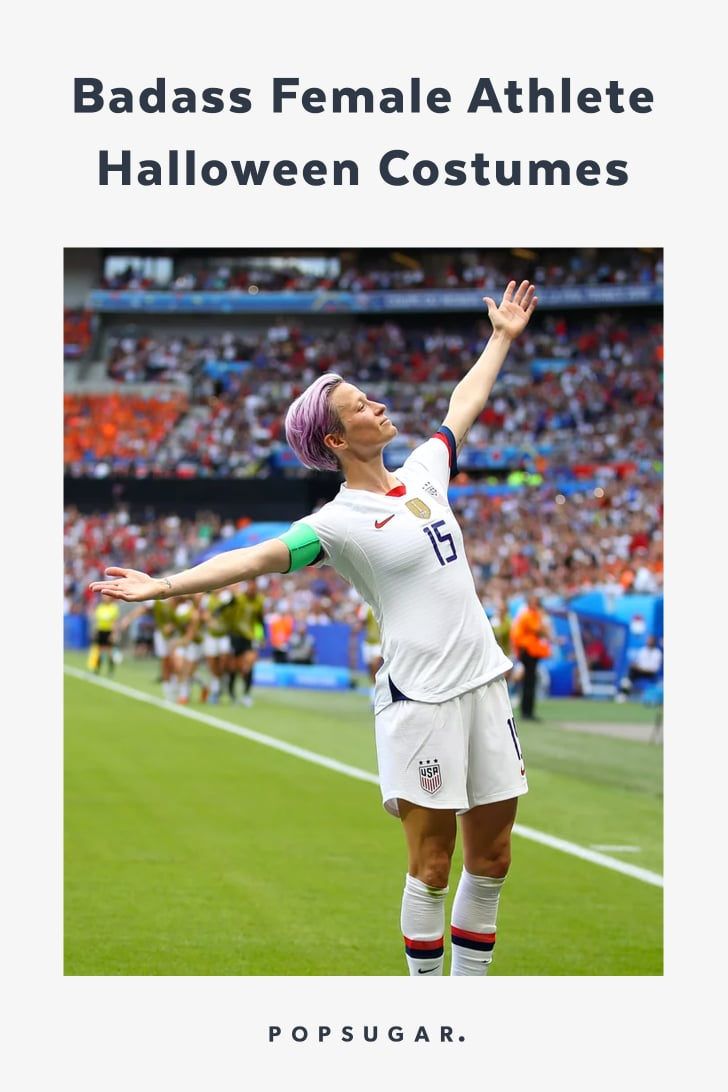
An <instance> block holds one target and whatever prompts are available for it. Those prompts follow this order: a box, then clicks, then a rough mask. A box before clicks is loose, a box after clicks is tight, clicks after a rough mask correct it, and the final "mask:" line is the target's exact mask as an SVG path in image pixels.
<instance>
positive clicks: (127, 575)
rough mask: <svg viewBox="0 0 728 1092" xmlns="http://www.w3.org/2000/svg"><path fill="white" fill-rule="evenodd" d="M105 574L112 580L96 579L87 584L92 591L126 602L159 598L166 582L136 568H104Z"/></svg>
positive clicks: (141, 601)
mask: <svg viewBox="0 0 728 1092" xmlns="http://www.w3.org/2000/svg"><path fill="white" fill-rule="evenodd" d="M104 572H105V573H106V576H110V577H113V578H114V579H113V580H96V581H94V583H93V584H89V588H90V589H91V591H93V592H100V593H101V595H105V596H106V598H107V599H123V600H125V602H127V603H143V602H144V601H145V600H147V599H159V598H160V597H161V594H162V592H164V591H165V589H166V587H167V586H166V584H164V582H163V581H161V580H155V578H154V577H153V576H149V575H148V574H147V573H140V572H138V571H137V570H136V569H117V568H115V567H112V568H109V569H105V570H104Z"/></svg>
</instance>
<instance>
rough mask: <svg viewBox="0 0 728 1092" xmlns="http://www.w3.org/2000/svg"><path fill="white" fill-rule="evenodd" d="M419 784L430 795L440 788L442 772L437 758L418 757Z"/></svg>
mask: <svg viewBox="0 0 728 1092" xmlns="http://www.w3.org/2000/svg"><path fill="white" fill-rule="evenodd" d="M420 785H421V786H422V788H423V789H424V790H425V792H429V793H430V795H432V794H433V793H436V792H437V790H438V789H441V788H442V773H441V771H440V763H439V762H438V761H437V759H436V758H435V759H430V758H424V759H422V758H421V759H420Z"/></svg>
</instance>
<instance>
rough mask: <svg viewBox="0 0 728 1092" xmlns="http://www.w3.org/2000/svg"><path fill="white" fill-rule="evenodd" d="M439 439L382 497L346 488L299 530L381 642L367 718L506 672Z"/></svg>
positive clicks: (445, 444)
mask: <svg viewBox="0 0 728 1092" xmlns="http://www.w3.org/2000/svg"><path fill="white" fill-rule="evenodd" d="M448 431H449V430H445V432H440V433H438V434H436V435H435V436H433V437H432V438H431V439H429V440H427V441H425V443H423V444H421V445H420V446H419V447H417V448H415V450H414V451H413V452H412V454H411V455H410V456H409V458H408V459H407V461H406V462H405V463H404V465H403V466H402V467H400V469H399V470H396V471H395V472H394V473H395V474H396V477H397V479H398V480H399V481H400V482H401V483H402V485H401V487H398V488H397V489H394V490H392V492H391V493H388V494H382V493H371V492H369V491H368V490H362V489H350V488H349V487H348V486H347V485H346V484H344V485H342V486H341V489H340V490H339V493H338V494H337V496H336V497H335V498H334V500H332V501H330V502H329V503H328V504H326V505H324V506H323V507H322V508H321V509H320V510H319V511H318V512H316V513H314V514H313V515H311V516H307V517H306V518H305V519H303V520H299V521H297V522H298V523H302V524H306V525H307V526H308V527H311V528H313V530H314V531H315V532H316V534H317V535H318V538H319V540H320V542H321V545H322V547H323V549H324V550H325V553H326V556H325V558H323V560H322V562H320V563H324V564H325V563H329V564H331V565H332V566H333V567H334V568H335V569H336V571H337V572H338V573H340V574H341V576H343V577H344V579H345V580H348V581H349V583H351V584H352V585H353V586H354V587H355V588H356V590H357V591H358V592H359V594H360V595H361V596H362V598H363V599H365V600H366V602H367V603H369V604H370V605H371V607H372V609H373V611H374V613H375V615H376V618H377V622H378V624H379V628H380V631H381V636H382V657H383V664H382V667H381V668H380V669H379V671H378V672H377V678H376V692H375V703H374V709H375V712H379V711H380V710H382V709H384V708H385V707H386V706H387V705H389V704H390V703H391V702H392V701H395V700H397V699H399V698H401V697H405V698H411V699H412V700H414V701H423V702H443V701H447V700H449V699H450V698H454V697H456V696H457V695H459V694H463V693H465V692H466V691H468V690H472V689H474V688H475V687H478V686H481V685H482V684H483V683H487V682H490V681H491V680H492V679H495V678H497V677H498V676H499V675H502V674H503V673H504V672H506V671H508V669H509V668H510V667H511V666H512V664H511V661H510V660H509V659H508V658H507V657H506V656H505V655H504V653H503V652H502V651H501V649H500V647H499V645H498V643H497V642H496V639H495V636H494V635H493V630H492V628H491V626H490V622H489V621H488V619H487V617H486V615H485V611H484V610H483V607H482V605H481V603H480V601H479V599H478V596H477V594H476V591H475V583H474V580H473V575H472V573H471V571H470V565H469V563H468V560H467V558H466V556H465V549H464V546H463V536H462V532H461V530H460V527H459V526H458V523H457V520H456V519H455V516H454V514H453V512H452V510H451V508H450V505H449V504H448V500H447V487H448V482H449V480H450V464H451V458H452V457H454V450H453V448H454V440H453V439H452V434H450V435H449V436H447V435H446V433H447V432H448Z"/></svg>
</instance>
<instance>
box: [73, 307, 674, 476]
mask: <svg viewBox="0 0 728 1092" xmlns="http://www.w3.org/2000/svg"><path fill="white" fill-rule="evenodd" d="M487 337H488V329H487V324H484V323H483V322H477V323H473V322H472V321H469V322H465V321H464V320H462V319H461V320H455V321H454V322H453V320H450V322H449V323H448V324H447V326H444V325H439V326H437V325H433V324H432V323H431V324H430V325H429V326H425V325H423V324H422V323H421V320H420V323H419V324H418V325H414V326H413V325H412V324H406V325H404V324H402V323H398V322H395V321H391V320H390V321H386V322H383V323H382V322H375V323H371V322H369V321H367V322H363V321H360V322H358V323H356V324H353V325H349V326H346V327H341V326H339V327H336V326H331V327H328V328H322V327H321V326H320V325H313V324H310V323H307V322H306V320H305V319H303V320H299V319H297V320H296V321H295V322H292V321H290V322H287V321H283V320H277V321H276V322H275V323H273V324H271V325H268V326H265V327H263V328H261V329H255V328H254V327H248V328H247V329H240V330H238V331H236V332H234V333H233V332H231V331H228V330H223V331H209V330H208V331H207V332H205V333H200V334H196V335H180V334H177V333H171V332H170V333H166V334H160V333H157V334H153V333H151V332H144V333H143V332H141V331H138V332H136V333H135V334H130V333H125V334H117V333H110V334H109V336H108V339H107V342H106V346H105V352H104V360H105V362H106V367H107V369H108V374H109V376H111V377H112V378H113V379H114V380H116V381H117V384H115V388H116V389H114V390H113V392H109V393H80V392H76V393H74V392H68V393H67V394H66V396H65V406H64V409H65V424H66V428H65V437H66V446H65V467H66V473H68V474H70V475H72V476H83V475H93V476H96V477H101V476H104V475H106V474H110V473H115V474H116V473H121V474H129V475H132V476H133V475H140V476H147V475H157V476H168V475H175V474H178V475H181V476H185V477H190V476H211V475H212V476H217V475H219V476H223V477H226V476H232V477H247V476H251V475H255V476H257V477H261V476H268V475H269V474H271V473H274V472H275V459H274V458H272V457H274V456H275V455H276V453H278V452H280V451H281V450H282V449H283V448H285V446H286V445H285V438H284V436H283V419H284V417H285V412H286V410H287V408H288V406H289V405H290V403H291V402H292V401H293V399H294V398H295V397H296V396H297V395H298V394H299V393H300V392H301V390H303V389H304V388H305V387H306V386H307V385H308V384H309V383H310V382H312V381H313V380H314V379H315V378H316V377H317V376H318V375H320V374H322V373H323V372H327V371H334V372H339V373H340V374H343V375H344V376H345V377H347V378H351V379H353V380H354V381H356V382H357V383H358V384H359V385H361V386H365V387H366V390H367V393H369V394H370V395H371V396H373V397H376V398H378V399H380V400H382V401H384V402H386V404H387V405H388V407H389V408H390V410H391V416H392V418H393V420H394V422H395V424H396V425H397V427H398V429H399V435H400V441H401V442H404V443H406V444H407V445H408V446H412V445H414V444H415V443H417V442H418V441H419V439H420V438H421V437H422V436H423V435H427V434H428V433H429V432H431V431H434V430H435V429H436V428H437V427H438V425H439V424H440V423H441V421H442V418H443V417H444V415H445V412H446V410H447V405H448V400H449V396H450V393H451V391H452V388H453V386H454V384H455V383H456V382H457V381H458V380H459V379H460V378H461V377H462V376H463V375H464V374H465V372H466V371H467V370H468V369H469V368H470V367H471V366H472V364H473V363H474V361H475V360H476V359H477V356H478V355H479V353H480V352H481V351H482V347H483V345H484V343H485V341H486V340H487ZM139 382H144V383H147V384H149V383H153V384H154V385H155V386H154V390H153V391H152V392H150V391H146V392H145V393H143V394H141V393H138V392H135V391H134V390H133V389H129V388H133V387H134V385H135V384H137V383H139ZM125 388H126V389H127V393H125ZM514 441H517V443H518V446H519V448H520V449H521V450H522V451H524V452H526V453H528V454H530V455H532V456H533V457H534V458H538V461H539V465H540V469H543V468H544V465H545V463H544V458H543V449H544V444H545V442H547V443H546V448H547V449H548V456H547V457H546V463H550V464H552V465H553V464H554V463H559V462H563V461H564V458H566V459H567V460H568V462H569V463H575V462H576V463H578V462H584V463H590V462H595V461H597V462H604V461H607V462H612V463H625V462H629V461H636V460H645V459H650V460H657V459H660V458H661V444H662V325H661V322H660V321H659V320H657V319H655V318H650V317H647V318H646V317H644V316H633V315H630V314H629V313H628V312H626V311H612V312H603V313H601V314H598V315H596V316H594V315H590V316H589V317H588V318H586V317H585V316H584V315H583V314H581V313H579V312H571V313H563V314H559V315H554V314H546V315H544V316H538V320H537V321H534V323H533V328H531V327H529V328H528V330H527V331H526V335H525V336H524V338H523V340H522V342H518V343H517V344H516V345H515V346H514V348H513V350H512V356H511V358H509V361H508V365H507V367H506V368H505V369H504V370H503V373H502V375H501V376H500V377H499V380H498V386H497V388H496V392H495V396H494V397H493V399H492V401H491V402H490V404H489V405H488V406H487V407H486V409H485V412H484V413H483V415H482V417H481V419H480V421H479V422H478V423H477V424H476V426H475V427H474V428H473V429H472V431H471V434H470V437H469V439H468V445H469V446H470V447H473V446H475V447H477V446H478V445H480V444H484V443H487V444H488V445H490V446H491V447H492V446H494V445H495V446H498V445H503V446H505V445H509V444H513V442H514ZM462 462H463V464H465V463H466V462H467V459H466V458H464V459H463V460H462Z"/></svg>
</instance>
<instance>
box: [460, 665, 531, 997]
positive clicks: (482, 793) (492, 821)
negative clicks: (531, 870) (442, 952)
mask: <svg viewBox="0 0 728 1092" xmlns="http://www.w3.org/2000/svg"><path fill="white" fill-rule="evenodd" d="M461 702H462V707H463V722H464V724H465V725H466V730H467V737H468V772H467V793H468V801H469V807H468V808H467V809H465V810H464V812H463V814H462V815H461V833H462V845H463V872H462V875H461V877H460V881H459V883H458V888H457V891H456V893H455V899H454V900H453V907H452V932H451V935H452V969H451V972H450V973H451V975H473V976H475V975H478V976H482V975H485V974H487V972H488V968H489V966H490V962H491V960H492V958H493V948H494V946H495V936H496V918H497V914H498V903H499V900H500V896H501V889H502V887H503V882H504V880H505V878H506V874H507V873H508V868H509V866H510V861H511V830H512V828H513V823H514V822H515V818H516V803H517V798H518V797H519V796H521V795H522V794H523V793H525V792H527V791H528V783H527V781H526V768H525V763H524V760H523V754H522V752H521V745H520V740H519V738H518V732H517V729H516V721H515V717H514V716H513V709H512V707H511V702H510V697H509V694H508V685H507V683H506V681H505V679H504V678H502V677H501V678H498V679H494V680H493V681H492V682H490V683H488V684H486V685H485V686H482V687H478V688H477V689H476V690H473V691H470V692H469V693H468V694H464V695H463V696H462V698H461Z"/></svg>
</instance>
